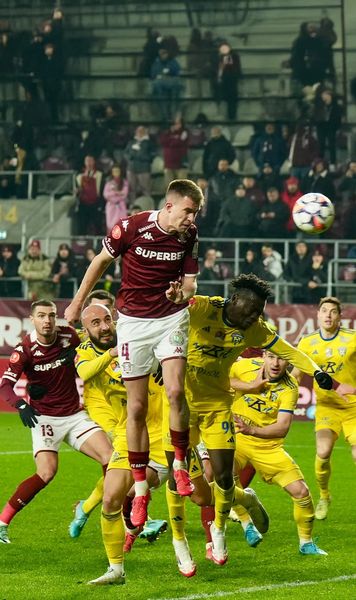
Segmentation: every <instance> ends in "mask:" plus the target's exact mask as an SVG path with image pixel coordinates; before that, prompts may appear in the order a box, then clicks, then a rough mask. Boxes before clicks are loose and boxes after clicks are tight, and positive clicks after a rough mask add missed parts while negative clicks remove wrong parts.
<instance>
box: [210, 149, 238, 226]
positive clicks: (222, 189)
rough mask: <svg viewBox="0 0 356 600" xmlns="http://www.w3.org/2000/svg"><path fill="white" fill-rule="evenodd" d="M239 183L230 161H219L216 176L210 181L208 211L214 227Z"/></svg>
mask: <svg viewBox="0 0 356 600" xmlns="http://www.w3.org/2000/svg"><path fill="white" fill-rule="evenodd" d="M238 182H239V178H238V176H237V175H236V173H234V171H233V170H232V169H230V168H229V163H228V161H227V160H225V159H221V160H219V163H218V168H217V171H216V173H215V175H213V177H211V178H210V179H209V200H208V206H207V211H208V214H209V222H211V223H214V227H215V226H216V223H217V221H218V217H219V215H220V211H221V208H222V206H223V205H224V204H225V202H226V201H227V200H228V199H229V198H230V197H231V196H233V195H234V191H235V188H236V186H237V184H238Z"/></svg>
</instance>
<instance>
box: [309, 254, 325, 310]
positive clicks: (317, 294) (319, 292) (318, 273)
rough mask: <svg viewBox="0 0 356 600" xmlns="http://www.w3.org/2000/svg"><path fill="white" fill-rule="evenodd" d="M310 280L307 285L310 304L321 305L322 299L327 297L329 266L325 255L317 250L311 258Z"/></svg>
mask: <svg viewBox="0 0 356 600" xmlns="http://www.w3.org/2000/svg"><path fill="white" fill-rule="evenodd" d="M311 261H312V262H311V266H310V279H309V281H308V284H307V302H308V304H319V300H320V298H322V297H323V296H326V285H325V284H326V282H327V280H328V265H327V261H326V260H325V258H324V255H323V254H321V252H320V251H319V250H318V249H316V250H315V251H314V252H313V255H312V257H311Z"/></svg>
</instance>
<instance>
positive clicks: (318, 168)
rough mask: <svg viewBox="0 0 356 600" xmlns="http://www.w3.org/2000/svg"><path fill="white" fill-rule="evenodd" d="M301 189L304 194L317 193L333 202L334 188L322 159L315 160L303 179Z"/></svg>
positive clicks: (325, 163)
mask: <svg viewBox="0 0 356 600" xmlns="http://www.w3.org/2000/svg"><path fill="white" fill-rule="evenodd" d="M301 189H302V191H303V192H304V193H308V192H319V194H324V196H327V197H328V198H330V200H335V186H334V183H333V180H332V178H331V176H330V173H329V171H328V165H327V162H326V161H325V160H323V159H322V158H317V159H316V160H315V161H314V163H313V165H312V168H311V169H310V171H309V173H308V175H307V176H306V177H304V179H303V181H302V184H301Z"/></svg>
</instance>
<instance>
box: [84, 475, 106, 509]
mask: <svg viewBox="0 0 356 600" xmlns="http://www.w3.org/2000/svg"><path fill="white" fill-rule="evenodd" d="M103 489H104V475H103V476H102V477H100V479H99V480H98V481H97V483H96V486H95V488H94V489H93V491H92V493H91V494H90V496H89V497H88V498H87V499H86V500H84V502H83V505H82V509H83V511H84V512H85V514H86V515H90V513H91V512H92V510H94V508H96V507H97V506H98V504H100V503H101V501H102V499H103Z"/></svg>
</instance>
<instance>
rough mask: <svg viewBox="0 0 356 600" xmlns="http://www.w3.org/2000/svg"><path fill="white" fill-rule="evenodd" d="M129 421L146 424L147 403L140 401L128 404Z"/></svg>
mask: <svg viewBox="0 0 356 600" xmlns="http://www.w3.org/2000/svg"><path fill="white" fill-rule="evenodd" d="M127 416H128V419H130V420H131V421H135V422H136V423H145V422H146V416H147V403H145V402H143V401H142V402H140V401H139V400H138V401H131V400H130V403H129V404H128V411H127Z"/></svg>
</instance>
